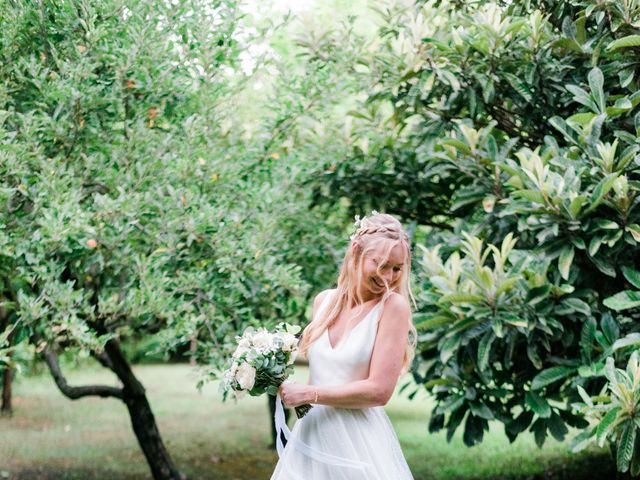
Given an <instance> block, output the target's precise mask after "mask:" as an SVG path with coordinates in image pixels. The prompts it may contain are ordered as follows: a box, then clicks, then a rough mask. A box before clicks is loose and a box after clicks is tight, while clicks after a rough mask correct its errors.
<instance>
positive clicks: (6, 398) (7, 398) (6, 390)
mask: <svg viewBox="0 0 640 480" xmlns="http://www.w3.org/2000/svg"><path fill="white" fill-rule="evenodd" d="M11 353H12V352H9V354H8V355H9V356H11ZM12 384H13V367H12V366H11V365H7V366H6V367H5V368H4V370H3V371H2V407H0V412H2V415H8V416H11V415H12V414H13V407H12V405H11V397H12V393H11V386H12Z"/></svg>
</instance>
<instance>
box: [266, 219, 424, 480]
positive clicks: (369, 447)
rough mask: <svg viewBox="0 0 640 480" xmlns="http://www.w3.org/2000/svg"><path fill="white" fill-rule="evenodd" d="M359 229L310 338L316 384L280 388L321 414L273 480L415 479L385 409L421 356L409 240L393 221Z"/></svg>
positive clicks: (295, 437) (299, 428)
mask: <svg viewBox="0 0 640 480" xmlns="http://www.w3.org/2000/svg"><path fill="white" fill-rule="evenodd" d="M356 225H357V230H356V232H355V233H354V234H353V235H352V237H351V244H350V246H349V248H348V249H347V253H346V254H345V257H344V261H343V264H342V268H341V270H340V275H339V277H338V284H337V288H335V289H333V290H325V291H323V292H321V293H320V294H318V296H317V297H316V299H315V301H314V305H313V318H312V322H311V323H310V324H309V325H308V326H307V328H305V330H304V332H303V337H302V340H301V343H300V351H301V353H302V355H306V356H307V358H308V360H309V384H307V385H300V384H295V383H288V382H287V383H285V384H283V385H282V386H281V387H280V392H279V394H280V397H281V398H282V401H283V402H284V404H285V405H286V406H289V407H294V406H297V405H302V404H305V403H311V404H314V407H313V408H312V409H311V411H310V412H309V413H308V414H307V415H306V416H305V417H303V418H302V419H301V420H298V421H297V423H296V424H295V427H294V428H293V431H292V432H291V435H290V437H289V441H288V443H287V446H286V448H285V449H284V451H283V452H282V455H281V457H280V461H279V462H278V465H277V466H276V469H275V471H274V473H273V475H272V477H271V480H405V479H412V478H413V477H412V475H411V472H410V471H409V467H408V466H407V463H406V461H405V459H404V456H403V454H402V450H401V449H400V445H399V443H398V440H397V437H396V435H395V433H394V431H393V427H392V426H391V423H390V422H389V419H388V417H387V415H386V413H385V411H384V409H383V405H385V404H386V403H387V402H388V401H389V399H390V398H391V395H392V394H393V391H394V389H395V386H396V382H397V380H398V377H399V375H400V373H401V372H402V371H403V370H406V369H407V368H408V366H409V364H410V362H411V359H412V357H413V350H414V344H415V336H416V335H415V328H414V327H413V325H412V323H411V310H410V307H409V298H410V291H409V275H410V265H411V252H410V249H409V241H408V237H407V235H406V233H405V232H404V230H403V229H402V225H401V224H400V222H398V221H397V220H396V219H395V218H393V217H392V216H390V215H386V214H378V213H374V214H372V215H371V216H369V217H365V218H364V219H362V220H361V221H359V222H357V223H356ZM410 332H411V334H412V335H411V338H412V339H413V342H410V341H409V337H410V336H409V333H410ZM281 423H282V422H281ZM285 429H286V427H285Z"/></svg>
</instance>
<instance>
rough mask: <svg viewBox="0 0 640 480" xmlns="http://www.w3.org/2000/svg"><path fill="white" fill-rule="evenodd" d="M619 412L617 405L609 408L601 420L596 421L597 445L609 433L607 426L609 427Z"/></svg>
mask: <svg viewBox="0 0 640 480" xmlns="http://www.w3.org/2000/svg"><path fill="white" fill-rule="evenodd" d="M619 412H620V407H619V406H615V407H613V408H612V409H611V410H609V411H608V412H607V413H606V415H605V416H604V417H602V420H600V422H599V423H598V426H597V428H596V440H597V441H598V444H599V445H602V444H603V442H604V440H605V439H606V437H607V435H608V433H609V428H610V427H611V425H612V424H613V422H614V421H615V420H616V418H618V413H619Z"/></svg>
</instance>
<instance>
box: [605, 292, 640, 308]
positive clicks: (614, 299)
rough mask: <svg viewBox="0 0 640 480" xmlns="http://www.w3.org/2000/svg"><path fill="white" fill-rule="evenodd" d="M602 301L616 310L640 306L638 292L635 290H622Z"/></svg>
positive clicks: (639, 293) (639, 294)
mask: <svg viewBox="0 0 640 480" xmlns="http://www.w3.org/2000/svg"><path fill="white" fill-rule="evenodd" d="M602 303H604V305H605V306H606V307H608V308H610V309H611V310H615V311H616V312H620V311H622V310H628V309H630V308H635V307H638V306H640V292H638V291H636V290H624V291H622V292H619V293H616V294H615V295H613V296H611V297H608V298H605V300H604V302H602Z"/></svg>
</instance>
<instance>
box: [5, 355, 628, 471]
mask: <svg viewBox="0 0 640 480" xmlns="http://www.w3.org/2000/svg"><path fill="white" fill-rule="evenodd" d="M135 370H136V373H137V375H138V376H139V377H140V378H141V380H142V382H143V384H144V385H145V386H146V388H147V393H148V396H149V399H150V401H151V404H152V407H153V410H154V413H155V415H156V419H157V421H158V424H159V427H160V431H161V433H162V435H163V438H164V441H165V443H166V445H167V447H168V449H169V451H170V452H171V455H172V457H173V459H174V461H175V462H176V463H177V464H178V466H179V468H180V469H181V471H183V472H184V473H185V474H186V475H187V476H188V477H189V478H190V479H204V480H253V479H255V480H265V479H268V478H269V476H270V474H271V472H272V470H273V467H274V466H275V463H276V454H275V453H274V452H273V451H272V450H270V449H269V448H268V444H269V442H270V438H269V435H270V423H269V422H270V418H269V413H268V412H269V410H268V406H267V402H266V399H265V398H245V399H243V400H241V401H239V402H237V403H234V402H233V401H231V402H227V403H223V402H222V400H221V395H220V394H219V393H218V387H217V384H213V383H212V384H209V385H207V386H206V387H205V388H204V389H203V391H202V393H199V392H198V391H197V390H196V388H195V383H196V379H195V373H194V371H193V369H192V368H191V367H189V366H186V365H144V366H138V367H136V369H135ZM306 375H307V371H306V369H305V368H298V371H297V372H296V376H297V378H298V379H299V380H302V381H306ZM68 379H69V383H70V384H72V385H81V384H88V383H103V384H112V385H116V380H115V377H113V376H112V375H110V374H109V372H107V371H106V370H104V369H101V368H100V367H95V368H93V367H84V368H82V369H78V370H74V371H69V372H68ZM430 405H431V401H430V400H429V398H428V397H427V396H426V395H422V396H417V397H416V398H415V399H414V400H413V401H409V400H407V399H406V398H404V397H401V396H398V395H396V396H394V398H393V399H392V401H391V402H390V403H389V405H388V406H387V412H388V414H389V417H390V418H391V421H392V422H393V424H394V426H395V429H396V432H397V433H398V436H399V438H400V441H401V443H402V447H403V450H404V452H405V456H406V457H407V461H408V462H409V465H410V467H411V470H412V472H413V474H414V476H415V479H416V480H431V479H434V480H435V479H438V480H440V479H463V478H464V479H572V480H579V479H585V480H586V479H606V478H609V477H611V478H615V476H611V475H612V474H611V472H612V467H611V462H610V461H609V458H608V454H607V452H605V451H599V450H592V451H589V452H586V453H583V454H580V455H572V454H571V453H569V452H568V448H567V444H566V443H559V442H556V441H554V440H551V441H548V443H547V444H545V446H544V448H542V449H538V448H537V447H536V446H535V443H534V441H533V437H532V436H529V435H522V436H520V437H519V438H518V440H517V441H516V442H514V443H513V444H509V442H508V440H507V439H506V437H505V436H504V433H503V431H502V428H501V427H500V426H498V425H496V426H495V428H492V430H491V431H490V433H489V435H488V436H487V437H485V441H484V442H483V443H482V444H481V445H479V446H476V447H473V448H467V447H465V446H464V444H463V443H462V439H461V434H460V433H458V434H456V436H455V438H454V439H453V441H452V442H451V443H447V442H446V439H445V435H444V433H439V434H436V435H433V434H429V433H428V432H427V421H428V418H429V417H428V416H429V411H430ZM14 407H15V413H14V416H13V417H12V418H0V479H12V480H17V479H21V480H22V479H47V480H49V479H78V480H80V479H82V480H85V479H96V480H97V479H101V480H102V479H124V480H134V479H148V478H150V474H149V471H148V468H147V465H146V462H145V459H144V457H143V455H142V453H141V451H140V449H139V447H138V445H137V441H136V438H135V437H134V435H133V432H132V430H131V427H130V423H129V417H128V414H127V411H126V408H125V406H124V404H123V403H121V402H120V401H118V400H115V399H101V398H84V399H81V400H76V401H71V400H68V399H66V398H65V397H63V396H62V394H61V393H60V392H59V391H58V390H57V388H56V386H55V385H54V383H53V380H52V379H51V378H50V377H49V376H48V375H42V376H35V377H29V378H24V377H22V378H19V379H18V381H17V383H16V385H15V387H14ZM327 480H330V479H327ZM389 480H393V479H389Z"/></svg>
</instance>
